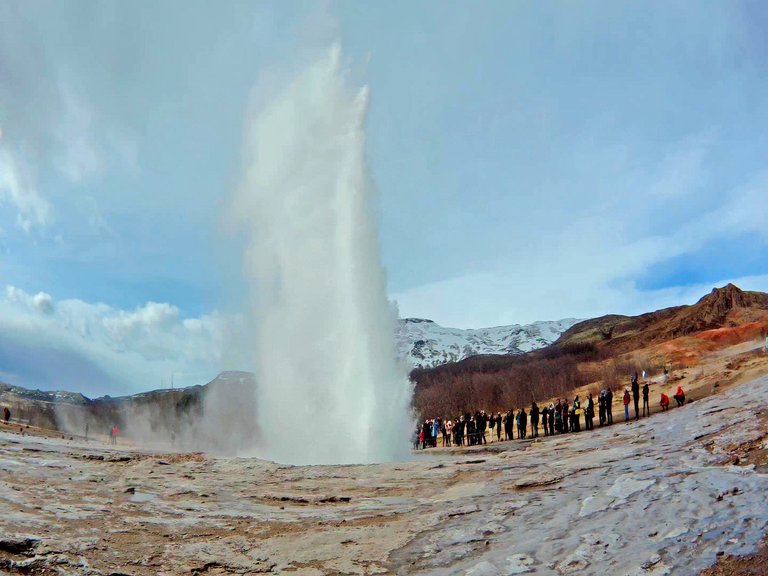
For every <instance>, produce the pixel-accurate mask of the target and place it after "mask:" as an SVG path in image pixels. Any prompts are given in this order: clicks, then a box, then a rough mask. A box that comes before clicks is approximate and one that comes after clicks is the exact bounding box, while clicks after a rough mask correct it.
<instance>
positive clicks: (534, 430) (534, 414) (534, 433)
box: [531, 402, 539, 438]
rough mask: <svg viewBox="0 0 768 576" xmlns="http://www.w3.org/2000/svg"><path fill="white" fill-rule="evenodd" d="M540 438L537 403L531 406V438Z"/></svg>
mask: <svg viewBox="0 0 768 576" xmlns="http://www.w3.org/2000/svg"><path fill="white" fill-rule="evenodd" d="M538 437H539V407H538V406H537V405H536V402H534V403H533V404H531V438H538Z"/></svg>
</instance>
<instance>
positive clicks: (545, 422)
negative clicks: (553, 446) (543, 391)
mask: <svg viewBox="0 0 768 576" xmlns="http://www.w3.org/2000/svg"><path fill="white" fill-rule="evenodd" d="M541 427H542V428H544V436H549V408H547V407H546V406H544V408H542V409H541Z"/></svg>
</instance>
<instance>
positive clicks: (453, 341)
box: [397, 318, 578, 368]
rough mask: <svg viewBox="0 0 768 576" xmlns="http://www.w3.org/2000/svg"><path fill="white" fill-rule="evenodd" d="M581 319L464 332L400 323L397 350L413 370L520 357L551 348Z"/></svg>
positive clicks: (426, 323)
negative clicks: (474, 358) (477, 359)
mask: <svg viewBox="0 0 768 576" xmlns="http://www.w3.org/2000/svg"><path fill="white" fill-rule="evenodd" d="M577 322H578V320H575V319H573V318H568V319H565V320H555V321H552V322H534V323H533V324H527V325H520V324H512V325H509V326H496V327H493V328H477V329H471V330H462V329H459V328H446V327H444V326H440V325H439V324H437V323H435V322H433V321H432V320H425V319H421V318H405V319H403V320H400V322H399V326H398V331H397V350H398V353H399V355H400V357H401V358H404V359H405V360H406V361H407V362H408V364H409V365H410V366H411V367H414V368H432V367H435V366H439V365H441V364H447V363H449V362H458V361H460V360H464V359H465V358H469V357H471V356H482V355H488V354H494V355H496V354H498V355H516V354H524V353H526V352H530V351H531V350H538V349H539V348H543V347H545V346H548V345H549V344H551V343H552V342H554V341H555V340H557V339H558V338H559V337H560V335H561V334H562V333H563V332H564V331H565V330H567V329H568V328H570V327H571V326H573V325H574V324H576V323H577Z"/></svg>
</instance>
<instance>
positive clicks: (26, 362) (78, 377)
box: [0, 286, 237, 395]
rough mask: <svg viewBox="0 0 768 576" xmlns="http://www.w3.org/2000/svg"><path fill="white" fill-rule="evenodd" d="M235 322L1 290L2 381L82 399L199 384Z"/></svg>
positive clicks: (160, 306)
mask: <svg viewBox="0 0 768 576" xmlns="http://www.w3.org/2000/svg"><path fill="white" fill-rule="evenodd" d="M236 324H237V319H235V318H233V317H224V316H222V315H219V314H216V313H213V314H209V315H204V316H200V317H198V318H184V317H183V316H182V314H181V312H180V310H179V309H178V308H176V307H175V306H172V305H170V304H167V303H158V302H147V303H146V304H144V305H142V306H139V307H137V308H135V309H133V310H120V309H115V308H112V307H110V306H107V305H106V304H91V303H88V302H84V301H82V300H77V299H70V300H60V301H56V300H54V299H53V298H52V297H51V296H50V295H49V294H46V293H45V292H38V293H37V294H29V293H27V292H25V291H23V290H21V289H19V288H16V287H14V286H6V288H5V293H4V294H3V296H2V298H0V363H1V365H2V366H3V372H0V374H1V375H2V378H3V379H4V380H6V381H8V382H9V383H12V384H19V385H22V386H32V387H40V386H42V387H45V388H56V389H69V390H77V391H80V392H83V393H84V394H86V395H89V394H92V395H93V394H103V393H111V394H113V395H114V394H126V393H132V392H139V391H144V390H147V389H151V388H160V387H170V386H171V382H172V378H173V383H174V384H175V385H176V386H190V385H195V384H205V383H206V382H208V381H210V380H212V379H213V378H214V377H215V376H216V374H217V373H218V372H219V371H220V370H221V369H222V363H223V361H224V360H223V358H224V348H225V343H226V342H227V339H228V338H229V335H230V334H231V330H232V329H233V327H234V326H235V325H236Z"/></svg>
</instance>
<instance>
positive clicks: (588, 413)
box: [584, 392, 595, 430]
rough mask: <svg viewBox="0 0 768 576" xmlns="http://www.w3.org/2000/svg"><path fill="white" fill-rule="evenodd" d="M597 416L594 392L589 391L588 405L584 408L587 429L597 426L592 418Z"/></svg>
mask: <svg viewBox="0 0 768 576" xmlns="http://www.w3.org/2000/svg"><path fill="white" fill-rule="evenodd" d="M594 417H595V403H594V401H593V400H592V393H591V392H590V393H589V396H588V397H587V407H586V409H585V410H584V423H585V424H586V428H587V430H592V429H593V428H594V427H595V426H594V424H593V423H592V420H593V419H594Z"/></svg>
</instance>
